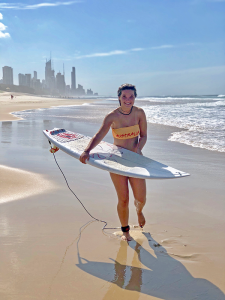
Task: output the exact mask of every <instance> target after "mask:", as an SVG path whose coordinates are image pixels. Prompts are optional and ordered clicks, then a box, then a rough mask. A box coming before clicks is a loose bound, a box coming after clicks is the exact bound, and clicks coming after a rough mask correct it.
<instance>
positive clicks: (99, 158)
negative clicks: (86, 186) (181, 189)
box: [43, 128, 190, 179]
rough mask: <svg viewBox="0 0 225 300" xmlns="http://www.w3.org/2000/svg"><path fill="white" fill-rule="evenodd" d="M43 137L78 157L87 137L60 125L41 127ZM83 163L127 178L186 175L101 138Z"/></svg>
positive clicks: (86, 143) (186, 174) (87, 139)
mask: <svg viewBox="0 0 225 300" xmlns="http://www.w3.org/2000/svg"><path fill="white" fill-rule="evenodd" d="M43 133H44V135H45V136H46V138H47V139H48V140H49V141H50V142H51V143H52V144H53V145H55V146H56V147H58V148H59V149H60V150H62V151H64V152H65V153H67V154H69V155H71V156H72V157H74V158H76V159H79V157H80V155H81V154H82V153H83V151H84V149H85V148H86V147H87V145H88V144H89V142H90V140H91V137H88V136H84V135H82V134H80V133H75V132H72V131H68V130H65V129H62V128H54V129H52V130H43ZM86 163H87V164H89V165H92V166H94V167H97V168H100V169H102V170H105V171H108V172H111V173H115V174H120V175H123V176H128V177H135V178H144V179H171V178H181V177H185V176H189V175H190V174H188V173H185V172H183V171H179V170H176V169H174V168H172V167H169V166H167V165H165V164H162V163H160V162H157V161H155V160H153V159H151V158H148V157H146V156H143V155H140V154H137V153H135V152H132V151H129V150H127V149H125V148H122V147H117V146H115V145H113V144H110V143H107V142H104V141H101V142H100V143H99V144H98V145H97V146H96V147H95V148H94V149H92V150H91V151H90V157H89V160H88V161H86Z"/></svg>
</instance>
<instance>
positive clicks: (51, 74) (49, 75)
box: [45, 59, 56, 93]
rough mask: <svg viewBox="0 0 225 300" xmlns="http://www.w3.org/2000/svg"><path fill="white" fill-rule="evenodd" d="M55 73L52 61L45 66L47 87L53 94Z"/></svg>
mask: <svg viewBox="0 0 225 300" xmlns="http://www.w3.org/2000/svg"><path fill="white" fill-rule="evenodd" d="M55 84H56V82H55V71H54V70H52V61H51V59H50V60H49V61H46V64H45V85H46V87H47V88H48V89H49V90H50V91H51V93H53V92H54V90H55Z"/></svg>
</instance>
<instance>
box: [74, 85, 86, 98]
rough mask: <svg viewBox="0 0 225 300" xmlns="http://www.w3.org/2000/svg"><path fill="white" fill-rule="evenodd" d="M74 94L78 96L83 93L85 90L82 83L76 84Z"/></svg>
mask: <svg viewBox="0 0 225 300" xmlns="http://www.w3.org/2000/svg"><path fill="white" fill-rule="evenodd" d="M76 94H77V95H79V96H83V95H85V90H84V88H83V86H82V85H80V84H78V88H77V90H76Z"/></svg>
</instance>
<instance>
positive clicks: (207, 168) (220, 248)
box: [0, 93, 225, 300]
mask: <svg viewBox="0 0 225 300" xmlns="http://www.w3.org/2000/svg"><path fill="white" fill-rule="evenodd" d="M93 101H95V100H92V99H90V100H87V99H55V98H44V97H35V96H29V95H19V94H18V95H15V98H14V99H12V100H11V99H10V94H9V93H0V107H1V112H0V124H1V156H0V178H1V194H0V206H1V209H0V234H1V243H0V256H1V262H0V270H1V271H0V274H1V275H0V299H1V300H24V299H28V300H31V299H32V300H33V299H37V300H42V299H43V300H44V299H52V300H53V299H54V300H62V299H63V300H71V299H78V300H83V299H93V300H95V299H96V300H100V299H102V300H110V299H125V300H126V299H129V300H137V299H139V300H142V299H149V300H150V299H151V300H152V299H166V300H183V299H184V300H191V299H198V300H203V299H204V300H217V299H218V300H222V299H223V300H225V294H224V293H225V254H224V253H225V234H224V232H225V220H224V212H225V200H224V195H225V186H224V169H225V159H224V153H219V152H216V151H209V150H204V149H200V148H194V147H191V146H188V145H185V144H180V143H177V142H170V141H168V140H167V139H168V137H169V136H170V134H171V132H174V130H175V129H174V128H173V127H169V126H162V125H152V124H149V126H148V136H149V138H148V142H147V144H146V146H145V148H144V151H143V152H144V155H146V156H148V157H151V158H152V159H155V160H158V161H160V162H163V163H166V164H168V165H171V166H173V167H175V168H177V169H180V170H183V171H185V172H188V173H190V174H191V176H190V177H187V178H182V179H174V180H148V181H147V204H146V206H145V209H144V214H145V217H146V220H147V224H146V226H145V228H144V230H141V229H139V228H135V225H137V216H136V212H135V208H134V205H133V197H132V195H131V197H130V198H131V200H130V224H131V226H134V227H132V230H131V236H132V237H133V238H134V240H133V241H132V242H130V243H129V244H127V243H125V242H121V241H120V239H119V237H118V235H119V233H120V231H119V229H112V230H105V231H102V230H101V229H102V227H103V225H104V224H103V223H101V222H96V221H94V222H92V219H91V218H90V216H88V214H87V213H86V212H85V211H84V209H83V208H82V206H81V205H80V203H79V202H78V201H77V199H76V198H75V197H74V195H72V193H71V192H70V191H69V189H68V188H67V186H66V183H65V181H64V178H63V176H62V174H61V173H60V171H59V169H58V168H57V166H56V164H55V162H54V159H53V157H52V154H50V153H49V151H48V150H49V147H48V143H47V141H46V139H45V137H44V136H43V138H42V133H41V132H40V136H41V139H40V138H39V135H38V136H37V137H36V136H35V134H34V133H36V130H37V129H38V130H39V128H40V127H38V126H46V124H47V122H46V123H45V124H42V123H41V125H40V124H38V125H36V124H35V123H32V121H29V122H28V121H26V120H19V119H18V118H16V117H15V116H13V115H11V114H10V113H11V112H15V111H21V110H26V109H38V108H48V107H52V106H61V105H81V104H83V103H88V102H93ZM32 124H33V125H32ZM31 126H33V127H31ZM35 126H36V127H35ZM49 126H51V124H49ZM80 126H81V127H82V126H83V127H82V129H83V132H84V133H85V134H88V135H92V134H94V132H96V130H97V128H98V126H99V125H98V124H86V125H85V122H84V123H82V125H80ZM176 130H177V131H179V129H176ZM40 131H41V130H40ZM38 134H39V133H38ZM18 136H19V138H17V137H18ZM107 139H109V141H110V137H107ZM39 141H41V142H39ZM56 157H57V160H58V163H59V164H60V166H61V168H62V169H63V171H64V173H65V175H66V178H67V180H68V182H69V184H70V186H71V188H72V189H73V190H74V192H75V193H76V195H77V196H78V197H79V198H80V199H81V201H82V202H83V204H84V205H85V206H86V208H87V209H88V210H89V211H90V213H91V214H92V215H93V216H95V217H96V218H99V219H101V220H105V221H107V222H108V227H119V226H120V224H119V220H118V216H117V213H116V205H117V199H116V192H115V190H114V187H113V185H112V183H111V180H110V177H109V174H108V173H107V172H104V171H102V170H99V169H96V168H93V167H91V166H88V165H83V164H81V163H79V161H77V160H75V159H73V158H71V157H69V156H68V155H66V154H64V153H62V152H60V151H59V152H57V154H56Z"/></svg>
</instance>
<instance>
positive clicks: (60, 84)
mask: <svg viewBox="0 0 225 300" xmlns="http://www.w3.org/2000/svg"><path fill="white" fill-rule="evenodd" d="M65 87H66V84H65V78H64V75H62V74H61V73H60V72H59V73H57V75H56V88H57V90H58V92H59V93H60V95H65Z"/></svg>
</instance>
